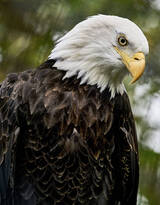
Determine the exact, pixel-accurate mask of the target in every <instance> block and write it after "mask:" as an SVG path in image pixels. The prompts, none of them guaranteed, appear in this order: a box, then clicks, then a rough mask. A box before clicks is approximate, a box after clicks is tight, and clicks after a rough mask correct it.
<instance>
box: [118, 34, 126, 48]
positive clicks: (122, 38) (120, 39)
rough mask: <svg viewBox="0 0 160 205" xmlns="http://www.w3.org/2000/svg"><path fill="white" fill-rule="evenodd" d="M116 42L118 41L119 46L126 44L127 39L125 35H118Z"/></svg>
mask: <svg viewBox="0 0 160 205" xmlns="http://www.w3.org/2000/svg"><path fill="white" fill-rule="evenodd" d="M118 43H119V45H121V46H126V45H128V41H127V39H126V38H125V36H119V37H118Z"/></svg>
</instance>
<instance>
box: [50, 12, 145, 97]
mask: <svg viewBox="0 0 160 205" xmlns="http://www.w3.org/2000/svg"><path fill="white" fill-rule="evenodd" d="M120 34H124V35H125V36H126V38H127V40H128V42H129V44H128V46H126V47H124V48H121V49H123V50H124V51H125V52H127V54H129V55H130V56H132V55H133V54H134V53H136V52H143V53H144V54H148V52H149V47H148V42H147V39H146V38H145V36H144V34H143V32H142V31H141V30H140V28H139V27H138V26H137V25H136V24H134V23H133V22H132V21H130V20H128V19H125V18H121V17H117V16H107V15H96V16H92V17H90V18H88V19H87V20H85V21H82V22H81V23H79V24H77V25H76V26H75V27H74V28H73V29H72V30H71V31H69V32H68V33H67V34H66V35H64V36H63V37H62V38H61V39H59V40H58V41H57V45H56V47H55V48H54V49H53V50H52V53H51V55H50V56H49V58H50V59H56V60H57V61H56V63H55V65H54V66H55V67H57V68H58V69H60V70H64V71H67V72H66V75H65V76H64V78H69V77H71V76H74V75H77V78H80V79H81V84H83V83H87V84H90V85H94V84H96V85H97V87H99V88H100V90H101V91H103V90H104V89H105V88H106V87H107V86H108V87H109V88H110V90H111V94H112V97H114V95H115V92H118V93H121V94H123V92H124V90H125V88H124V86H123V83H122V80H123V78H124V77H125V75H126V74H127V73H128V71H127V69H126V68H124V64H123V62H122V60H121V57H120V56H119V54H118V53H117V52H116V51H115V49H114V46H117V47H119V45H118V41H117V38H118V36H119V35H120Z"/></svg>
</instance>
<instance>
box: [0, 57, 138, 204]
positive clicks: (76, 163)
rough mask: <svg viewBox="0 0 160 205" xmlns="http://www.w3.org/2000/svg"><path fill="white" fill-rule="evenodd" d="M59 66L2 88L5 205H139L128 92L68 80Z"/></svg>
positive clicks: (15, 78) (14, 78) (0, 185)
mask: <svg viewBox="0 0 160 205" xmlns="http://www.w3.org/2000/svg"><path fill="white" fill-rule="evenodd" d="M58 60H59V59H52V58H51V59H49V60H47V61H46V62H45V63H43V64H42V65H41V66H40V67H38V68H37V69H36V70H33V71H32V70H28V71H25V72H22V73H19V74H16V73H13V74H10V75H8V77H7V78H6V79H5V80H4V81H3V82H2V84H1V87H0V121H1V124H0V205H13V204H14V205H30V204H32V205H60V204H61V205H62V204H63V205H80V204H85V205H135V204H136V198H137V189H138V176H139V169H138V147H137V135H136V130H135V123H134V119H133V115H132V111H131V108H130V103H129V100H128V97H127V94H126V92H122V93H119V92H115V93H114V96H113V94H112V92H111V88H110V87H109V86H106V87H105V88H104V89H102V90H101V89H100V88H99V87H97V85H96V84H95V85H94V84H93V85H92V84H90V83H87V82H86V83H84V84H81V80H82V77H80V78H78V77H77V75H78V73H76V74H74V75H72V76H70V77H69V76H68V77H66V73H67V71H66V70H63V69H62V70H61V69H57V66H56V65H58ZM60 60H61V61H62V59H60ZM64 60H65V59H64ZM61 63H62V62H61Z"/></svg>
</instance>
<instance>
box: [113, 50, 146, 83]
mask: <svg viewBox="0 0 160 205" xmlns="http://www.w3.org/2000/svg"><path fill="white" fill-rule="evenodd" d="M114 48H115V50H116V51H117V53H119V55H120V56H121V57H122V61H123V63H124V64H125V65H126V67H127V69H128V70H129V72H130V73H131V75H132V77H133V79H132V81H131V83H134V82H136V81H137V80H138V79H139V78H140V77H141V75H142V74H143V72H144V69H145V56H144V54H143V53H142V52H138V53H135V54H134V55H133V56H132V57H129V56H128V55H127V54H126V53H125V52H124V51H121V50H120V49H118V48H117V47H114Z"/></svg>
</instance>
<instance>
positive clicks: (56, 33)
mask: <svg viewBox="0 0 160 205" xmlns="http://www.w3.org/2000/svg"><path fill="white" fill-rule="evenodd" d="M99 13H102V14H110V15H118V16H122V17H127V18H129V19H130V20H132V21H134V22H135V23H137V24H138V25H139V26H140V27H141V28H142V30H143V31H144V33H145V35H146V36H147V39H148V41H149V44H150V55H149V56H148V59H147V61H148V62H147V68H146V71H145V74H144V75H143V77H142V78H141V79H140V80H139V82H138V83H136V84H135V85H132V86H131V85H128V82H129V80H130V79H129V78H127V79H126V80H125V84H126V87H127V90H128V93H129V96H130V100H131V103H132V108H133V112H134V115H135V119H136V124H137V131H138V136H139V150H140V187H139V195H138V204H139V205H159V204H160V91H159V87H160V0H150V1H149V0H0V81H2V80H3V79H4V78H5V77H6V75H7V73H10V72H19V71H22V70H25V69H28V68H35V67H37V66H38V65H39V64H40V63H42V62H43V61H44V60H46V59H47V57H48V55H49V54H50V52H51V50H52V48H53V46H54V44H55V40H56V39H57V38H59V37H60V36H62V35H63V34H64V33H66V32H67V31H68V30H70V29H71V28H72V27H73V26H74V25H75V24H77V23H78V22H80V21H82V20H84V19H85V18H86V17H88V16H91V15H95V14H99Z"/></svg>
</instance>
